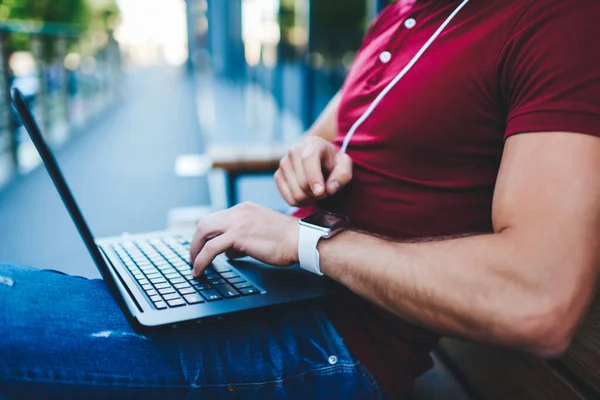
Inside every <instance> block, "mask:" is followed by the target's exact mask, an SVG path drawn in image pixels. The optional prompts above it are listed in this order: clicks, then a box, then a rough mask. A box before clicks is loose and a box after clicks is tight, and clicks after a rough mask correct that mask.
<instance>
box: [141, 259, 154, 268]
mask: <svg viewBox="0 0 600 400" xmlns="http://www.w3.org/2000/svg"><path fill="white" fill-rule="evenodd" d="M137 266H138V267H140V268H142V267H144V268H148V267H150V268H154V267H152V264H150V261H148V260H146V259H142V260H140V261H138V262H137Z"/></svg>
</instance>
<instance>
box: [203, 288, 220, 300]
mask: <svg viewBox="0 0 600 400" xmlns="http://www.w3.org/2000/svg"><path fill="white" fill-rule="evenodd" d="M200 294H201V295H202V297H204V298H205V299H206V300H207V301H215V300H221V299H222V298H223V296H221V295H220V294H219V292H217V291H216V290H214V289H207V290H201V291H200Z"/></svg>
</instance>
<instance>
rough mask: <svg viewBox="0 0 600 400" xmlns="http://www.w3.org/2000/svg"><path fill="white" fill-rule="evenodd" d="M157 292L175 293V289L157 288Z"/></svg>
mask: <svg viewBox="0 0 600 400" xmlns="http://www.w3.org/2000/svg"><path fill="white" fill-rule="evenodd" d="M158 293H160V294H169V293H175V289H173V288H172V287H168V288H163V289H158Z"/></svg>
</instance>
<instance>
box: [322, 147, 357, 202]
mask: <svg viewBox="0 0 600 400" xmlns="http://www.w3.org/2000/svg"><path fill="white" fill-rule="evenodd" d="M335 157H336V158H335V167H334V168H333V170H332V171H331V174H329V178H328V179H327V194H329V195H330V196H331V195H333V194H334V193H337V192H338V191H339V190H340V189H341V188H343V187H344V186H346V185H347V184H348V183H349V182H350V181H351V180H352V159H351V158H350V157H349V156H348V155H347V154H345V153H337V154H336V156H335Z"/></svg>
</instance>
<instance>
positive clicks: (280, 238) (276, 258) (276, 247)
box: [190, 203, 298, 277]
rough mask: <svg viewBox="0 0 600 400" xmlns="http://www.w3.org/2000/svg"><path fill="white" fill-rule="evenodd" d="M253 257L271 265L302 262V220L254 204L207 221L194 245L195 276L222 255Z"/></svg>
mask: <svg viewBox="0 0 600 400" xmlns="http://www.w3.org/2000/svg"><path fill="white" fill-rule="evenodd" d="M225 252H226V253H227V254H228V255H229V256H232V257H240V256H245V255H248V256H251V257H254V258H256V259H257V260H260V261H262V262H265V263H267V264H270V265H276V266H279V267H288V266H290V265H293V264H296V263H297V262H298V219H297V218H294V217H290V216H287V215H284V214H281V213H278V212H276V211H272V210H269V209H267V208H264V207H261V206H258V205H256V204H251V203H243V204H240V205H237V206H235V207H233V208H230V209H228V210H224V211H219V212H216V213H214V214H211V215H209V216H208V217H206V218H204V219H203V220H202V221H200V223H199V224H198V229H197V230H196V234H195V235H194V238H193V239H192V242H191V244H190V257H191V259H190V260H191V264H192V265H193V266H194V271H193V275H194V276H196V277H197V276H199V275H200V274H201V273H202V271H204V269H205V268H206V267H207V266H208V265H209V264H210V263H211V262H212V261H213V260H214V258H215V257H216V256H217V255H219V254H221V253H225Z"/></svg>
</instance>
